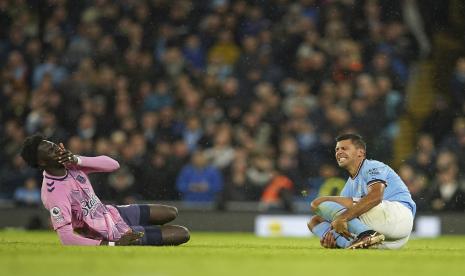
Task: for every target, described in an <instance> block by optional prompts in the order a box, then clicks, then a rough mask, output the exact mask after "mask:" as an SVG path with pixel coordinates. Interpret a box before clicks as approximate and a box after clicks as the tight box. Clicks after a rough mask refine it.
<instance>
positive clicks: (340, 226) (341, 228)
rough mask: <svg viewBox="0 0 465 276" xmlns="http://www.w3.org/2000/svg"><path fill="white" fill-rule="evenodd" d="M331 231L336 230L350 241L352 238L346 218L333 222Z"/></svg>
mask: <svg viewBox="0 0 465 276" xmlns="http://www.w3.org/2000/svg"><path fill="white" fill-rule="evenodd" d="M331 229H334V231H336V232H337V233H339V234H341V235H343V236H344V237H346V238H348V239H350V238H352V235H351V234H350V232H349V229H348V226H347V220H346V219H345V218H336V219H335V220H333V222H331Z"/></svg>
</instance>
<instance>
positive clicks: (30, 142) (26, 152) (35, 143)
mask: <svg viewBox="0 0 465 276" xmlns="http://www.w3.org/2000/svg"><path fill="white" fill-rule="evenodd" d="M45 139H46V138H45V137H44V136H43V135H42V134H34V135H31V136H29V137H27V138H26V139H25V140H24V142H23V147H22V149H21V157H22V158H23V159H24V161H26V163H27V164H28V165H29V166H31V167H33V168H38V167H39V164H38V160H37V159H38V158H37V151H38V148H39V144H40V143H41V142H42V141H44V140H45Z"/></svg>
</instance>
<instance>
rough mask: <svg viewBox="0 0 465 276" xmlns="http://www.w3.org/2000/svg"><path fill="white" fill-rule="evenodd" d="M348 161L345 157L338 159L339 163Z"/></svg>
mask: <svg viewBox="0 0 465 276" xmlns="http://www.w3.org/2000/svg"><path fill="white" fill-rule="evenodd" d="M346 160H347V157H345V156H342V157H338V158H337V161H338V162H344V161H346Z"/></svg>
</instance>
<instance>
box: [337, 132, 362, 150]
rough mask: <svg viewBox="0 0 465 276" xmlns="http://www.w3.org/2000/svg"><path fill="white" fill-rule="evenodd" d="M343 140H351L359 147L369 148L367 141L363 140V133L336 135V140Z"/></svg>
mask: <svg viewBox="0 0 465 276" xmlns="http://www.w3.org/2000/svg"><path fill="white" fill-rule="evenodd" d="M343 140H350V141H351V142H352V144H354V145H355V147H357V148H362V149H363V150H365V151H366V150H367V144H366V143H365V141H363V138H362V136H361V135H358V134H355V133H346V134H342V135H339V136H338V137H336V142H339V141H343Z"/></svg>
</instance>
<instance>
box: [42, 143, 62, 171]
mask: <svg viewBox="0 0 465 276" xmlns="http://www.w3.org/2000/svg"><path fill="white" fill-rule="evenodd" d="M37 149H38V150H37V155H38V156H37V157H38V159H37V160H38V163H39V165H41V166H45V167H50V166H52V167H60V166H62V165H61V164H60V163H58V161H57V160H56V158H57V157H58V154H59V152H60V147H59V146H58V145H57V144H55V143H53V142H50V141H47V140H43V141H42V142H41V143H40V144H39V147H38V148H37Z"/></svg>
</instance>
